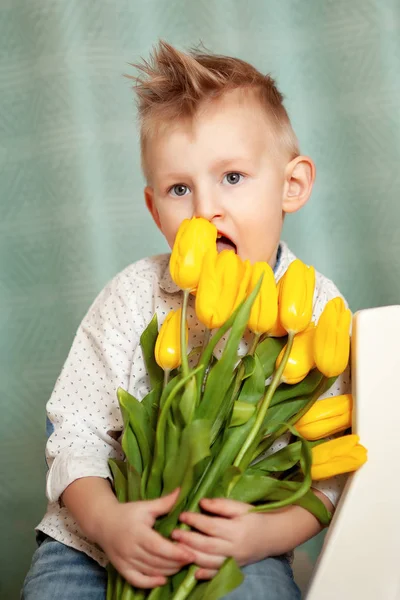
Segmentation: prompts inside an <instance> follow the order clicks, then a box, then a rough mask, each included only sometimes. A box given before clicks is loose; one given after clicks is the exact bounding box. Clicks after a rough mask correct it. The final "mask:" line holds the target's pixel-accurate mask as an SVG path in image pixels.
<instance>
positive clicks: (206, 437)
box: [156, 419, 210, 537]
mask: <svg viewBox="0 0 400 600" xmlns="http://www.w3.org/2000/svg"><path fill="white" fill-rule="evenodd" d="M209 455H210V422H209V421H206V420H203V419H202V420H200V419H198V420H196V421H193V422H192V423H190V424H189V425H188V426H187V427H185V429H184V430H183V432H182V440H181V446H180V453H179V456H178V457H177V458H178V459H177V461H176V465H175V466H176V468H175V469H174V471H173V472H172V473H171V476H170V477H169V480H168V481H166V485H165V488H164V490H163V494H168V493H169V492H171V491H173V490H174V489H176V488H177V487H178V486H179V487H180V493H179V497H178V500H177V502H176V504H175V506H174V508H173V510H172V511H171V512H170V513H169V514H168V515H167V516H166V517H163V518H162V519H161V520H160V521H158V522H157V523H156V529H157V531H159V533H161V534H162V535H164V536H165V537H169V535H170V534H171V532H172V530H173V529H174V528H175V527H176V525H177V523H178V518H179V515H180V513H181V512H182V509H183V507H184V505H185V503H186V499H187V496H188V494H189V493H190V491H191V489H192V488H193V486H194V484H195V483H196V482H195V477H194V476H195V466H196V465H197V464H198V463H200V462H201V461H202V460H204V459H205V458H206V457H207V456H209Z"/></svg>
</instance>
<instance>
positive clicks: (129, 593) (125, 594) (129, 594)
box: [121, 581, 137, 600]
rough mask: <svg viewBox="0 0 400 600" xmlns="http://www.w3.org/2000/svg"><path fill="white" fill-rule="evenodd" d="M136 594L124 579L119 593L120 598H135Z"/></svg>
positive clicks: (122, 599)
mask: <svg viewBox="0 0 400 600" xmlns="http://www.w3.org/2000/svg"><path fill="white" fill-rule="evenodd" d="M136 598H137V596H136V594H135V591H134V590H133V588H132V586H131V584H130V583H128V582H127V581H125V583H124V587H123V590H122V594H121V600H136Z"/></svg>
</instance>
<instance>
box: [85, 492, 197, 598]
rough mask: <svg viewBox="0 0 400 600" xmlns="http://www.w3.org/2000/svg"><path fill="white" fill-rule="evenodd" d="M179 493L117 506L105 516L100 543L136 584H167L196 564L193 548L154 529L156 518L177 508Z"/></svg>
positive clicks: (146, 586)
mask: <svg viewBox="0 0 400 600" xmlns="http://www.w3.org/2000/svg"><path fill="white" fill-rule="evenodd" d="M178 493H179V490H175V491H174V492H172V494H169V495H168V496H164V497H163V498H158V499H156V500H147V501H143V502H128V503H126V504H120V503H118V504H117V503H115V504H114V505H113V508H112V510H109V511H107V514H106V515H104V520H103V521H102V525H101V530H100V531H99V532H98V535H97V536H96V537H97V540H96V541H97V542H98V543H99V544H100V546H101V547H102V548H103V550H104V552H105V553H106V554H107V556H108V558H109V559H110V561H111V562H112V564H113V565H114V566H115V568H116V569H117V570H118V572H119V573H121V575H123V576H124V577H125V579H126V580H127V581H129V583H131V584H132V585H135V586H137V587H139V588H153V587H157V586H159V585H164V583H165V582H166V576H168V575H174V574H175V573H177V572H178V571H180V569H181V568H182V567H183V566H184V565H186V564H189V563H191V562H193V561H194V558H195V556H194V554H195V553H194V552H192V551H191V550H190V548H188V547H182V546H181V545H180V544H176V543H174V542H171V541H170V540H167V539H165V538H164V537H163V536H162V535H160V534H159V533H157V532H156V531H155V530H154V529H153V526H154V523H155V520H156V518H157V517H158V516H160V515H163V514H166V513H168V512H169V511H170V510H171V508H172V507H173V506H174V504H175V502H176V499H177V497H178Z"/></svg>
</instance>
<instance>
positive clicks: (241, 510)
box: [200, 498, 252, 518]
mask: <svg viewBox="0 0 400 600" xmlns="http://www.w3.org/2000/svg"><path fill="white" fill-rule="evenodd" d="M200 506H201V508H203V509H204V510H206V511H207V512H209V513H213V514H214V515H219V516H221V517H226V518H232V517H239V516H240V515H244V514H246V513H248V512H249V510H250V509H251V508H252V505H251V504H247V503H246V502H239V501H238V500H230V499H228V498H203V499H202V500H200Z"/></svg>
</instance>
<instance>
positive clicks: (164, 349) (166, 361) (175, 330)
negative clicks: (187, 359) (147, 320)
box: [154, 309, 188, 371]
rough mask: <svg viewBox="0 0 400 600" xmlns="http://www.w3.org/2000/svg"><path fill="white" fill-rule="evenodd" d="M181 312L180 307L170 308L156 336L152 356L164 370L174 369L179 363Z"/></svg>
mask: <svg viewBox="0 0 400 600" xmlns="http://www.w3.org/2000/svg"><path fill="white" fill-rule="evenodd" d="M181 314H182V309H178V310H171V312H170V313H168V315H167V316H166V318H165V321H164V323H163V324H162V325H161V328H160V331H159V333H158V336H157V340H156V346H155V349H154V356H155V359H156V362H157V364H158V365H159V366H160V367H161V368H162V369H164V371H171V370H172V369H176V368H177V367H179V365H180V364H181V360H182V356H181V341H180V331H181ZM187 338H188V330H187V324H186V340H187Z"/></svg>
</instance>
